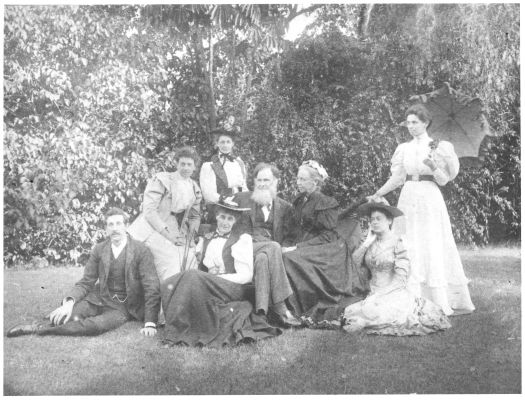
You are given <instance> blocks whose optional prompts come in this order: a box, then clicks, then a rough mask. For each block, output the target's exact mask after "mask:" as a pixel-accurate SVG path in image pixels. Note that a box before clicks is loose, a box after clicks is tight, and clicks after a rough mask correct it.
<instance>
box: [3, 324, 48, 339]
mask: <svg viewBox="0 0 525 400" xmlns="http://www.w3.org/2000/svg"><path fill="white" fill-rule="evenodd" d="M40 329H42V324H41V323H40V322H38V321H33V322H32V323H30V324H18V325H15V326H13V327H12V328H11V329H9V330H8V331H7V334H6V336H7V337H17V336H22V335H31V334H33V333H37V332H38V331H39V330H40Z"/></svg>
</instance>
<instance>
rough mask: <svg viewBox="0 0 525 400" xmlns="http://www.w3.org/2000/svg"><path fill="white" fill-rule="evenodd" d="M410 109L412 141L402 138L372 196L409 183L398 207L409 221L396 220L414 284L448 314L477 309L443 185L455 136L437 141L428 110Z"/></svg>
mask: <svg viewBox="0 0 525 400" xmlns="http://www.w3.org/2000/svg"><path fill="white" fill-rule="evenodd" d="M405 115H406V124H407V127H408V131H409V132H410V134H411V135H412V136H413V139H412V140H411V141H410V142H407V143H403V144H400V145H399V146H398V147H397V149H396V151H395V153H394V156H393V157H392V167H391V173H392V175H391V177H390V178H389V179H388V181H387V182H386V183H385V184H384V185H383V186H382V187H381V188H380V189H379V190H378V191H377V192H375V193H374V194H373V195H372V196H369V197H368V200H369V201H379V200H380V198H381V197H383V196H385V195H386V194H387V193H389V192H391V191H392V190H394V189H396V188H397V187H399V186H401V185H403V189H402V190H401V195H400V196H399V202H398V205H397V206H398V208H399V209H400V210H401V211H402V212H403V213H404V214H405V216H406V217H405V220H404V221H398V220H401V219H400V218H398V219H397V220H396V221H394V228H393V229H394V231H395V232H396V233H398V234H404V235H405V238H406V244H407V248H408V254H409V257H410V260H411V271H410V275H409V281H408V288H409V289H410V290H411V291H412V292H413V293H414V294H415V295H416V296H423V297H426V298H428V299H430V300H432V301H433V302H434V303H436V304H438V305H439V306H440V307H441V308H442V309H443V311H444V312H445V314H447V315H452V314H455V315H458V314H466V313H470V312H472V311H473V310H474V309H475V307H474V305H473V304H472V301H471V299H470V293H469V289H468V282H469V281H468V279H467V278H466V276H465V273H464V271H463V265H462V264H461V259H460V257H459V253H458V250H457V247H456V243H455V241H454V237H453V236H452V229H451V226H450V219H449V215H448V212H447V207H446V205H445V201H444V200H443V196H442V194H441V191H440V190H439V187H438V185H440V186H443V185H445V184H446V183H447V182H449V181H451V180H453V179H454V178H455V177H456V176H457V174H458V172H459V160H458V157H457V155H456V153H455V151H454V147H453V145H452V144H451V143H450V142H446V141H440V142H438V143H437V142H436V141H433V140H432V138H430V137H429V136H428V133H427V128H428V126H429V125H430V123H431V117H430V113H429V112H428V110H427V109H426V108H425V107H424V106H423V105H420V104H417V105H414V106H411V107H410V108H409V109H408V110H407V112H406V113H405Z"/></svg>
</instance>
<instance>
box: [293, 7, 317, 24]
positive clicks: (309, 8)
mask: <svg viewBox="0 0 525 400" xmlns="http://www.w3.org/2000/svg"><path fill="white" fill-rule="evenodd" d="M323 6H324V4H314V5H313V6H310V7H306V8H303V9H302V10H299V11H297V6H295V7H294V8H293V9H292V10H291V11H290V15H288V17H287V18H286V22H287V23H288V22H290V21H291V20H292V19H294V18H295V17H297V16H299V15H301V14H306V13H310V12H312V11H315V10H317V9H318V8H321V7H323Z"/></svg>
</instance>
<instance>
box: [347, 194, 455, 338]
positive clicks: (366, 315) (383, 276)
mask: <svg viewBox="0 0 525 400" xmlns="http://www.w3.org/2000/svg"><path fill="white" fill-rule="evenodd" d="M357 210H358V213H360V214H361V215H365V216H368V217H369V218H370V231H369V233H368V236H367V237H366V239H365V240H364V242H363V243H362V244H361V246H359V248H357V249H356V250H355V251H354V253H353V255H352V261H353V262H354V263H355V265H356V266H358V267H360V269H361V273H362V274H365V275H368V277H370V278H371V279H370V294H369V295H368V297H367V298H366V299H364V300H363V301H360V302H358V303H354V304H352V305H350V306H348V307H347V308H346V309H345V312H344V327H343V329H345V330H346V331H348V332H354V331H358V330H362V329H365V330H366V331H367V333H371V334H381V335H394V336H406V335H425V334H428V333H432V332H436V331H440V330H443V329H447V328H449V327H450V323H449V321H448V319H447V317H446V315H445V314H444V312H443V311H442V310H441V308H440V307H439V306H437V305H436V304H434V303H432V302H431V301H430V300H426V299H424V298H420V297H416V296H415V295H414V294H412V293H411V292H409V291H408V290H407V289H406V285H407V277H408V273H409V269H410V261H409V259H408V256H407V251H406V249H405V246H404V244H403V241H402V240H401V239H400V238H399V237H398V236H396V235H395V234H394V233H393V232H392V230H391V227H392V222H393V220H394V218H396V217H399V216H401V215H403V212H402V211H401V210H399V209H398V208H396V207H392V206H389V205H388V204H383V203H366V204H363V205H361V206H360V207H358V209H357Z"/></svg>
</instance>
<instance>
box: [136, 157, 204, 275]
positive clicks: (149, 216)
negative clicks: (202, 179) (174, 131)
mask: <svg viewBox="0 0 525 400" xmlns="http://www.w3.org/2000/svg"><path fill="white" fill-rule="evenodd" d="M175 162H176V163H177V170H176V171H175V172H159V173H158V174H156V175H155V176H154V177H153V178H152V179H151V180H150V181H149V182H148V185H147V186H146V190H145V191H144V199H143V202H142V213H141V214H140V215H139V216H138V217H137V219H136V220H135V221H134V222H133V224H131V226H130V227H129V228H128V232H129V234H130V235H131V236H133V238H135V239H136V240H140V241H142V242H144V244H145V245H146V246H148V248H149V249H150V250H151V252H152V253H153V257H154V262H155V268H156V269H157V274H158V276H159V280H160V282H161V283H162V282H164V281H165V280H166V279H167V278H169V277H170V276H173V275H175V274H176V273H178V272H180V271H181V268H182V267H183V264H184V260H185V259H186V263H185V264H186V265H185V267H186V268H187V269H188V268H197V261H196V259H195V250H194V249H195V242H194V241H193V237H195V235H196V232H197V229H198V228H199V224H200V216H201V208H200V205H201V200H202V195H201V191H200V188H199V185H197V182H195V181H194V180H193V179H191V176H192V175H193V173H194V172H195V169H196V168H197V165H198V163H199V156H198V155H197V153H196V152H195V150H194V149H193V148H191V147H182V148H180V149H179V150H177V151H176V152H175Z"/></svg>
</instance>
